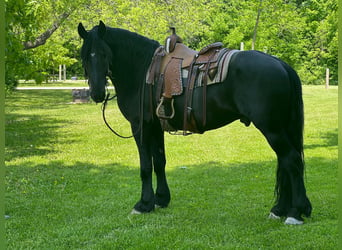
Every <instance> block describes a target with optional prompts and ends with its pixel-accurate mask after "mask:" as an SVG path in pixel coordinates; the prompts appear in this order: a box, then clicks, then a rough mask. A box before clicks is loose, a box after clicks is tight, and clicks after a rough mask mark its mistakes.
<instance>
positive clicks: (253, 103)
mask: <svg viewBox="0 0 342 250" xmlns="http://www.w3.org/2000/svg"><path fill="white" fill-rule="evenodd" d="M225 84H227V85H229V84H230V85H231V89H232V91H234V94H233V99H234V103H235V105H236V107H237V109H238V111H239V112H240V113H242V114H243V115H244V116H247V117H249V118H250V119H251V120H252V121H253V122H254V123H258V122H267V121H268V120H272V122H278V123H282V122H285V121H286V118H287V117H286V114H288V112H289V111H290V106H291V104H290V99H291V95H292V86H291V85H292V84H296V83H291V80H290V77H289V74H288V71H287V70H286V68H285V67H284V62H282V61H281V60H280V59H278V58H275V57H273V56H270V55H267V54H264V53H262V52H258V51H244V52H240V53H238V54H237V55H236V56H235V57H234V58H233V59H232V62H231V64H230V68H229V76H228V79H227V81H226V83H225ZM259 120H260V121H259Z"/></svg>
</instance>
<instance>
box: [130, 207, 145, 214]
mask: <svg viewBox="0 0 342 250" xmlns="http://www.w3.org/2000/svg"><path fill="white" fill-rule="evenodd" d="M131 214H142V212H139V211H138V210H135V209H134V208H133V210H132V212H131Z"/></svg>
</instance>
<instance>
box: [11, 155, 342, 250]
mask: <svg viewBox="0 0 342 250" xmlns="http://www.w3.org/2000/svg"><path fill="white" fill-rule="evenodd" d="M306 162H307V165H309V166H310V170H309V171H308V172H307V181H306V182H307V183H308V185H307V187H308V195H309V197H310V199H311V201H312V203H313V206H314V210H313V215H312V218H311V219H310V220H309V223H308V224H307V225H312V226H311V227H310V228H311V230H315V229H316V228H317V223H318V227H319V228H320V229H319V233H321V227H323V225H324V224H325V222H327V223H328V224H327V225H329V230H331V231H332V232H333V233H334V232H335V230H334V229H333V228H332V227H333V226H334V220H337V211H336V208H335V206H336V204H335V202H334V201H335V198H336V188H335V186H336V185H335V184H336V182H337V177H336V175H335V171H334V168H331V166H330V165H329V163H328V162H327V160H326V159H324V158H322V159H321V158H308V159H307V161H306ZM336 162H337V160H335V163H336ZM275 164H276V161H265V162H256V163H246V164H242V163H235V164H229V165H228V164H222V163H220V162H206V163H201V164H196V165H190V166H179V167H175V168H172V169H169V170H168V171H167V175H168V181H169V185H170V189H171V194H172V201H171V204H170V206H169V207H168V208H167V209H159V210H157V211H156V212H155V213H153V214H150V215H146V216H142V217H139V218H128V217H127V216H129V213H130V211H131V209H132V207H133V205H134V204H135V202H136V201H137V200H138V199H139V197H140V187H141V183H140V178H139V169H138V168H137V167H134V168H132V167H129V166H124V165H120V164H115V163H113V164H106V165H94V164H89V163H87V162H76V163H74V164H67V163H65V162H62V161H51V162H49V164H36V163H34V162H26V163H23V164H20V165H19V164H18V165H11V167H10V168H8V170H7V171H6V179H5V181H6V214H7V215H9V216H10V219H8V220H6V229H7V230H6V231H7V236H8V245H9V246H11V247H14V248H20V247H24V246H26V247H28V246H32V247H33V248H42V247H47V246H51V245H56V246H57V245H58V246H62V245H63V246H64V247H67V246H68V247H70V246H73V247H75V248H82V246H83V245H82V244H86V243H87V242H88V243H89V240H90V241H91V242H92V240H91V239H93V237H95V238H94V239H97V240H96V241H97V242H99V241H101V240H103V239H104V238H103V237H105V236H106V235H107V234H108V232H112V233H115V235H116V236H117V237H119V238H115V239H116V240H118V241H119V242H124V239H125V238H124V237H126V236H125V235H127V234H128V235H131V234H133V232H136V231H138V232H140V233H141V231H139V230H143V229H144V228H154V229H155V227H157V229H158V227H163V228H164V227H165V228H166V227H167V228H169V225H172V232H175V231H177V232H178V233H177V235H178V234H180V233H182V232H183V230H184V228H183V226H184V225H186V226H187V228H188V229H187V230H190V229H191V228H193V227H195V228H196V227H198V225H201V226H203V227H206V228H208V226H209V231H206V232H203V233H205V234H206V235H209V236H210V237H214V235H215V234H216V233H217V232H216V231H215V230H214V228H215V227H217V226H219V227H220V228H221V229H222V228H227V229H229V230H233V231H235V230H240V231H243V232H245V231H244V228H245V227H247V228H250V229H251V227H252V228H255V227H257V225H262V227H266V229H262V230H266V231H268V230H269V228H275V230H279V227H281V226H280V225H281V223H280V222H279V223H273V222H268V221H267V219H266V218H267V215H268V212H269V209H270V208H271V207H272V205H273V203H274V194H273V189H274V181H275ZM327 169H329V171H327ZM335 170H336V169H335ZM315 225H316V227H315ZM305 228H306V230H308V228H307V227H305ZM154 229H153V230H154ZM116 230H119V231H116ZM222 230H223V229H222ZM284 230H285V229H284ZM286 230H287V229H286ZM303 230H304V229H303ZM329 232H330V231H329ZM192 233H195V232H192ZM250 233H251V235H254V234H255V232H254V231H253V230H252V229H251V231H250ZM122 237H123V238H122ZM33 238H34V239H36V242H32V241H30V239H33ZM214 238H215V237H214ZM238 238H240V237H238ZM28 242H29V243H30V244H28ZM93 243H94V242H93ZM94 244H95V243H94Z"/></svg>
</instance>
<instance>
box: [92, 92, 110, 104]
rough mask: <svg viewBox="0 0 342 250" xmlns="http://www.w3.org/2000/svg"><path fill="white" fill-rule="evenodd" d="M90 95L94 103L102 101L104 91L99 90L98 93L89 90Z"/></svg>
mask: <svg viewBox="0 0 342 250" xmlns="http://www.w3.org/2000/svg"><path fill="white" fill-rule="evenodd" d="M90 97H91V99H92V100H93V101H94V102H96V103H99V102H103V101H104V99H105V97H106V92H105V91H101V92H100V93H99V92H93V91H90Z"/></svg>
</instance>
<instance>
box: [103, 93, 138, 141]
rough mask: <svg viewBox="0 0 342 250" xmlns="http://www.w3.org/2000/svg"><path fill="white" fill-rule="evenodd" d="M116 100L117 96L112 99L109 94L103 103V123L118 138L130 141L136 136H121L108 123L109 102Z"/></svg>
mask: <svg viewBox="0 0 342 250" xmlns="http://www.w3.org/2000/svg"><path fill="white" fill-rule="evenodd" d="M114 98H116V94H115V95H113V96H112V97H110V93H107V95H106V98H105V100H104V102H103V103H102V107H101V109H102V118H103V121H104V123H105V124H106V125H107V127H108V128H109V130H110V131H112V132H113V133H114V134H115V135H116V136H118V137H120V138H122V139H129V138H132V137H133V136H134V134H133V135H131V136H123V135H120V134H119V133H118V132H116V131H115V130H114V129H112V127H111V126H110V125H109V123H108V122H107V119H106V112H105V110H106V107H107V102H108V101H110V100H113V99H114ZM137 132H139V130H138V131H137ZM135 134H136V133H135Z"/></svg>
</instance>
